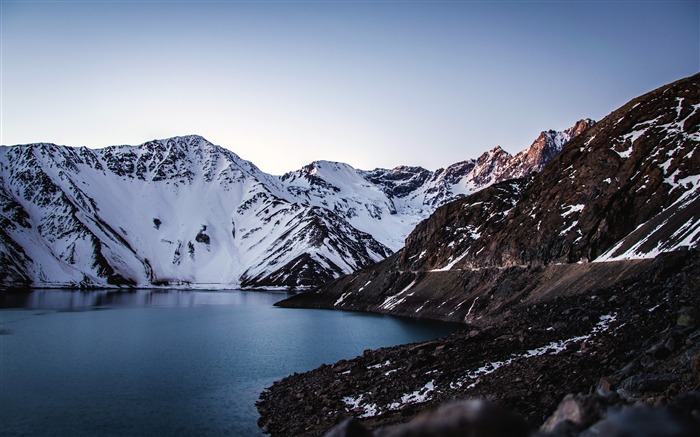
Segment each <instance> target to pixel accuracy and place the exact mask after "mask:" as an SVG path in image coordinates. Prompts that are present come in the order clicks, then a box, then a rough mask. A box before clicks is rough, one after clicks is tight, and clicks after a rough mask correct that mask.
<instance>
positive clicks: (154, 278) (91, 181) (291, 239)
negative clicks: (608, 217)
mask: <svg viewBox="0 0 700 437" xmlns="http://www.w3.org/2000/svg"><path fill="white" fill-rule="evenodd" d="M591 124H592V122H591V121H590V120H584V121H581V122H579V123H577V125H576V126H575V127H574V128H572V129H569V130H567V131H566V132H562V133H557V132H553V131H549V132H545V133H543V134H542V135H541V136H540V138H538V140H537V141H536V142H535V143H534V144H533V146H532V147H531V148H530V149H527V150H526V151H524V152H522V153H521V154H518V155H516V157H512V156H510V155H509V154H508V153H506V152H505V151H503V150H502V149H500V148H496V149H494V150H492V151H491V152H488V153H485V154H484V155H483V156H481V157H479V158H478V159H476V160H471V161H465V162H462V163H459V164H455V165H453V166H450V167H448V168H447V169H441V170H438V171H436V172H430V171H428V170H425V169H422V168H416V167H397V168H396V169H393V170H385V169H376V170H373V171H371V172H366V171H361V170H356V169H354V168H353V167H351V166H349V165H347V164H342V163H337V162H329V161H316V162H313V163H311V164H309V165H307V166H305V167H303V168H301V169H300V170H297V171H294V172H290V173H287V174H285V175H283V176H280V177H277V176H272V175H269V174H266V173H264V172H262V171H260V170H259V169H258V168H257V167H256V166H255V165H254V164H252V163H250V162H248V161H245V160H243V159H241V158H240V157H239V156H237V155H236V154H235V153H233V152H231V151H229V150H226V149H224V148H221V147H219V146H216V145H213V144H211V143H209V142H208V141H207V140H205V139H204V138H202V137H199V136H185V137H175V138H170V139H165V140H154V141H150V142H147V143H145V144H142V145H140V146H113V147H107V148H104V149H99V150H91V149H87V148H84V147H83V148H71V147H65V146H57V145H55V144H47V143H40V144H30V145H23V146H11V147H7V146H2V147H0V166H1V167H2V169H3V172H2V175H0V207H1V208H0V211H1V212H0V225H2V226H1V228H2V229H0V261H1V262H2V265H3V266H4V267H3V269H2V271H0V284H3V285H29V284H31V285H34V286H83V287H94V286H100V287H102V286H127V287H133V286H140V287H143V286H187V287H192V286H197V287H221V286H227V287H251V288H254V287H266V288H275V287H277V288H291V289H294V288H307V287H310V286H316V285H320V284H322V283H324V282H326V281H328V280H331V279H333V278H336V277H338V276H340V275H342V274H347V273H350V272H353V271H355V270H357V269H359V268H362V267H365V266H368V265H371V264H373V263H375V262H377V261H380V260H382V259H384V258H386V257H387V256H389V255H391V254H392V253H393V252H394V251H395V250H397V249H399V248H400V247H402V246H403V243H404V239H405V237H406V235H408V233H409V232H410V231H411V230H412V229H413V228H414V226H415V225H416V224H417V223H418V222H419V221H420V220H422V219H424V218H425V217H427V216H428V215H429V214H430V213H431V212H432V211H434V210H435V208H436V207H438V206H439V205H441V204H444V203H445V202H447V201H449V200H452V199H455V198H459V197H461V196H464V195H465V194H468V193H471V192H473V191H475V190H478V189H480V188H483V187H485V186H488V185H489V184H492V183H494V182H495V181H496V180H498V179H499V178H505V177H509V176H508V175H509V173H508V172H517V173H518V174H520V173H522V172H525V173H527V172H528V171H537V170H539V169H540V168H541V167H542V166H543V165H544V163H545V162H546V161H547V160H548V159H551V156H553V155H554V154H556V153H557V151H558V150H559V149H560V148H561V145H562V144H563V143H564V142H566V141H567V140H568V139H569V138H571V137H572V136H575V135H576V134H577V133H578V129H579V127H580V126H588V125H591ZM531 149H532V150H531ZM543 150H546V153H543V152H542V151H543ZM523 154H524V155H523ZM521 155H522V156H525V155H528V156H531V159H529V160H524V159H521V158H520V157H521ZM528 169H530V170H528Z"/></svg>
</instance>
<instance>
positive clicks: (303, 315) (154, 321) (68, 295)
mask: <svg viewBox="0 0 700 437" xmlns="http://www.w3.org/2000/svg"><path fill="white" fill-rule="evenodd" d="M286 296H287V295H286V294H284V293H266V292H244V291H152V290H139V291H131V292H114V291H91V292H85V291H59V290H35V291H33V292H31V293H24V294H7V293H0V307H1V308H3V309H2V310H0V435H2V436H3V437H4V436H15V435H30V436H98V435H114V436H117V435H122V436H156V435H157V436H168V435H197V436H205V435H207V436H208V435H231V436H255V435H261V432H260V430H259V429H258V427H257V425H256V421H257V418H258V415H257V411H256V409H255V401H256V400H257V398H258V395H259V394H260V392H261V391H262V390H263V389H264V388H265V387H266V386H268V385H270V384H271V383H272V382H273V381H274V380H276V379H279V378H282V377H284V376H286V375H289V374H291V373H294V372H303V371H306V370H310V369H313V368H315V367H317V366H319V365H320V364H323V363H332V362H334V361H337V360H339V359H342V358H352V357H354V356H357V355H360V354H361V353H362V351H363V350H365V349H374V348H378V347H383V346H390V345H396V344H402V343H410V342H416V341H424V340H429V339H432V338H436V337H439V336H442V335H445V334H447V333H449V332H452V331H454V330H455V329H456V326H455V325H452V324H443V323H430V322H418V321H412V320H406V319H399V318H394V317H388V316H379V315H368V314H361V313H351V312H344V311H326V310H301V309H283V308H275V307H273V306H272V305H273V304H274V303H275V302H276V301H278V300H280V299H283V298H284V297H286Z"/></svg>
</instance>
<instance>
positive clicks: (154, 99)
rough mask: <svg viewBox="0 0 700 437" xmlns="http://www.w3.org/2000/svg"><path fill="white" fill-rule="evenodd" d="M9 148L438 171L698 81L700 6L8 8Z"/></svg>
mask: <svg viewBox="0 0 700 437" xmlns="http://www.w3.org/2000/svg"><path fill="white" fill-rule="evenodd" d="M1 4H2V10H1V11H0V12H1V16H2V32H1V33H2V35H1V37H2V39H1V43H2V53H1V59H2V77H1V83H2V89H1V91H2V94H1V95H0V99H1V103H2V114H1V122H2V132H1V133H0V143H2V144H5V145H11V144H22V143H29V142H39V141H46V142H54V143H58V144H66V145H71V146H88V147H104V146H108V145H113V144H140V143H143V142H145V141H147V140H150V139H154V138H165V137H170V136H175V135H185V134H194V133H196V134H200V135H202V136H204V137H205V138H207V139H209V140H210V141H212V142H214V143H215V144H219V145H221V146H224V147H227V148H229V149H231V150H233V151H235V152H236V153H238V154H239V155H240V156H241V157H243V158H245V159H249V160H251V161H253V162H254V163H255V164H256V165H258V166H259V167H260V168H261V169H263V170H265V171H268V172H271V173H274V174H281V173H283V172H285V171H288V170H293V169H297V168H299V167H301V166H302V165H304V164H307V163H309V162H311V161H312V160H316V159H328V160H334V161H342V162H347V163H349V164H351V165H353V166H355V167H357V168H362V169H372V168H375V167H394V166H396V165H399V164H407V165H421V166H424V167H426V168H429V169H436V168H438V167H443V166H446V165H448V164H451V163H454V162H457V161H460V160H464V159H468V158H473V157H476V156H478V155H479V154H480V153H482V152H483V151H485V150H488V149H490V148H492V147H494V146H496V145H500V146H502V147H503V148H504V149H506V150H508V151H510V152H517V151H519V150H521V149H523V148H525V147H527V146H528V145H529V144H530V143H531V142H532V141H533V140H534V139H535V137H536V136H537V135H538V133H539V132H540V131H542V130H545V129H550V128H551V129H565V128H567V127H569V126H570V125H572V124H573V123H574V122H575V121H576V120H578V119H580V118H584V117H592V118H596V119H600V118H602V117H604V116H605V115H607V114H608V113H610V112H611V111H612V110H614V109H615V108H617V107H619V106H620V105H622V104H624V103H625V102H626V101H628V100H629V99H631V98H633V97H636V96H637V95H639V94H642V93H644V92H647V91H650V90H652V89H654V88H656V87H658V86H660V85H663V84H665V83H668V82H671V81H674V80H676V79H680V78H682V77H685V76H689V75H691V74H694V73H696V72H698V71H699V70H700V60H699V57H700V31H699V26H700V24H699V23H700V12H699V6H698V1H672V0H665V1H568V2H567V1H498V2H497V1H463V2H440V1H429V2H403V1H385V2H373V1H339V2H326V1H306V2H285V1H269V2H236V1H209V2H207V1H197V2H189V1H9V0H8V1H6V0H2V3H1Z"/></svg>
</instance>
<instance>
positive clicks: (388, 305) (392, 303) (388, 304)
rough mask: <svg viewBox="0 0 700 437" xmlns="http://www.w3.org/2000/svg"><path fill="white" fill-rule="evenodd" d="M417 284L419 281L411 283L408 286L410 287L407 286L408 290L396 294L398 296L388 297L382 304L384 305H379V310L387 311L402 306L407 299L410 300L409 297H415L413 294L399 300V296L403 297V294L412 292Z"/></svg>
mask: <svg viewBox="0 0 700 437" xmlns="http://www.w3.org/2000/svg"><path fill="white" fill-rule="evenodd" d="M416 282H418V280H417V279H416V280H414V281H413V282H411V283H410V284H408V285H407V286H406V288H404V289H403V290H401V291H399V292H398V293H396V294H394V295H392V296H389V297H387V298H386V299H385V300H384V302H382V304H381V305H379V308H381V309H385V310H392V309H394V308H395V307H396V306H398V305H400V304H402V303H403V302H404V301H405V300H406V298H408V297H410V296H413V293H411V294H408V295H406V296H404V297H402V298H401V299H399V296H401V295H403V294H404V293H406V292H407V291H408V290H410V289H411V288H412V287H413V286H414V285H416Z"/></svg>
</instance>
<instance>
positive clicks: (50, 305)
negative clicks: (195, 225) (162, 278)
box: [0, 289, 288, 311]
mask: <svg viewBox="0 0 700 437" xmlns="http://www.w3.org/2000/svg"><path fill="white" fill-rule="evenodd" d="M250 293H255V294H256V296H255V299H254V301H255V302H260V300H261V299H260V298H261V295H263V296H265V297H266V298H263V299H262V300H263V301H264V303H265V304H268V305H271V304H273V303H274V302H276V301H278V300H281V299H284V298H285V297H287V296H288V294H287V293H283V292H278V293H268V292H266V293H260V292H245V291H239V290H235V291H234V290H224V291H221V290H178V289H157V290H153V289H148V290H134V289H130V290H59V289H34V290H27V291H13V292H0V309H7V308H23V309H32V310H57V311H87V310H98V309H106V308H111V307H182V308H185V307H195V306H204V305H241V304H245V303H247V302H248V301H249V300H250V299H249V298H250Z"/></svg>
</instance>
